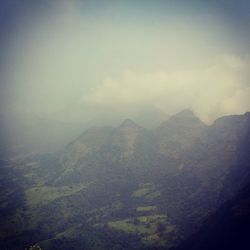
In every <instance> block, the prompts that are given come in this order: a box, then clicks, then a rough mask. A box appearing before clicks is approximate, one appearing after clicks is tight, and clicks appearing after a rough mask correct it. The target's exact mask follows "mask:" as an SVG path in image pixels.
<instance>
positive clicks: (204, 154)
mask: <svg viewBox="0 0 250 250" xmlns="http://www.w3.org/2000/svg"><path fill="white" fill-rule="evenodd" d="M249 148H250V113H246V114H244V115H237V116H226V117H221V118H219V119H218V120H216V121H215V122H214V123H213V124H212V125H210V126H207V125H205V124H204V123H202V122H201V121H200V120H199V119H198V118H197V117H196V116H195V115H194V114H193V113H192V112H191V111H189V110H185V111H183V112H180V113H178V114H176V115H174V116H172V117H170V118H169V119H168V120H166V121H165V122H163V123H162V124H161V125H160V126H159V127H157V128H156V129H153V130H148V129H145V128H143V127H141V126H140V125H138V124H137V123H135V122H134V121H133V120H131V119H126V120H124V121H123V122H122V123H121V125H119V126H117V127H92V128H89V129H87V130H85V131H84V132H83V133H82V134H81V135H80V136H79V137H77V138H76V139H75V140H73V141H72V142H71V143H70V144H68V145H67V146H66V147H65V148H64V149H62V150H59V151H58V152H57V153H51V154H38V155H31V156H28V157H26V158H25V159H19V160H16V159H14V160H13V159H12V160H11V161H3V162H2V167H1V169H2V171H3V173H4V175H2V177H1V179H0V183H2V184H1V195H0V197H1V200H2V205H1V206H0V209H1V210H0V211H2V214H4V216H3V217H2V218H1V221H0V225H2V226H1V230H0V231H1V234H0V237H1V239H2V240H1V244H0V247H1V249H5V248H7V249H13V250H15V249H20V246H21V247H22V248H24V247H28V246H30V245H34V244H38V245H39V246H41V247H42V249H48V250H50V249H53V250H54V249H79V247H80V248H83V249H93V250H94V249H115V250H116V249H124V250H126V249H171V248H174V247H182V246H184V248H181V249H185V247H186V244H187V243H185V242H189V240H190V241H191V240H192V239H193V238H192V236H194V237H196V235H197V238H200V237H202V239H203V237H204V242H205V240H206V239H207V235H212V234H211V232H208V233H206V230H205V233H204V229H203V228H204V227H206V225H209V221H213V220H215V221H216V220H217V216H215V217H214V216H213V215H214V214H216V213H219V214H222V215H223V212H219V211H224V210H223V206H226V207H228V205H227V204H228V203H227V202H229V203H230V200H232V201H233V202H232V203H230V204H236V203H239V205H240V204H241V203H240V200H239V199H238V198H237V195H238V192H241V191H240V190H243V189H244V188H245V187H247V185H250V171H249V170H250V158H249V157H250V156H249ZM4 176H8V178H7V179H6V177H4ZM14 199H15V200H16V201H17V202H16V203H13V200H14ZM234 199H235V200H234ZM230 206H231V205H230ZM240 206H241V205H240ZM221 209H222V210H221ZM225 216H227V215H226V214H225ZM213 218H215V219H213ZM218 221H220V218H219V217H218ZM214 223H216V222H214ZM218 223H219V222H218ZM212 224H213V222H212ZM220 224H221V223H220ZM221 225H222V226H223V223H222V224H221ZM221 230H222V229H221ZM199 232H202V233H201V234H202V235H205V236H199V235H200V234H199ZM208 239H209V238H208ZM194 240H195V238H194ZM182 244H183V245H182ZM204 244H205V243H204ZM187 247H188V246H187ZM187 249H189V248H187ZM190 249H192V248H190ZM197 249H199V248H197ZM239 249H241V248H239ZM242 249H244V248H242Z"/></svg>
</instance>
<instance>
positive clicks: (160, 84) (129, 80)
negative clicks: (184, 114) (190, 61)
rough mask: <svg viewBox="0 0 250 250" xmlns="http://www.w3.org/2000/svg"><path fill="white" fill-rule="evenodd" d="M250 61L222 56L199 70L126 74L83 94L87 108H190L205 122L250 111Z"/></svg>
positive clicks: (106, 80)
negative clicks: (151, 106)
mask: <svg viewBox="0 0 250 250" xmlns="http://www.w3.org/2000/svg"><path fill="white" fill-rule="evenodd" d="M249 65H250V64H249V61H248V60H247V59H245V60H243V59H241V58H239V57H235V56H232V55H221V56H219V57H217V58H216V59H215V60H214V64H213V65H211V66H210V67H207V68H202V69H197V70H194V69H193V70H174V71H158V72H153V73H137V72H133V71H125V72H124V73H123V74H122V75H121V76H120V77H118V78H113V77H108V78H106V79H105V80H104V81H103V82H102V84H100V85H98V86H97V87H95V88H93V89H92V90H91V91H90V92H89V93H87V94H85V95H83V98H82V102H83V103H84V104H85V105H86V106H91V107H96V112H98V109H99V108H100V107H101V109H103V108H104V107H105V108H106V109H108V110H114V109H115V110H117V109H119V108H120V110H121V111H124V110H126V107H127V109H128V110H126V111H127V113H128V114H129V113H130V108H131V107H138V106H143V105H145V106H148V105H153V106H155V107H157V108H159V109H160V110H162V111H164V112H165V113H167V114H174V113H176V112H178V111H181V110H182V109H185V108H190V109H192V110H193V111H194V113H195V114H196V115H198V116H199V117H200V118H201V119H202V120H203V121H204V122H206V123H211V122H213V120H214V119H216V118H218V117H220V116H223V115H229V114H240V113H244V112H246V111H249V110H250V87H249V69H250V68H249Z"/></svg>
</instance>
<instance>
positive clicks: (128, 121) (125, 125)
mask: <svg viewBox="0 0 250 250" xmlns="http://www.w3.org/2000/svg"><path fill="white" fill-rule="evenodd" d="M120 128H139V125H137V124H136V123H135V122H134V121H132V120H131V119H125V120H124V121H123V122H122V124H121V125H120Z"/></svg>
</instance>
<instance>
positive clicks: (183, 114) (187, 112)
mask: <svg viewBox="0 0 250 250" xmlns="http://www.w3.org/2000/svg"><path fill="white" fill-rule="evenodd" d="M172 117H178V118H179V117H181V118H193V117H196V116H195V115H194V113H193V111H192V110H190V109H184V110H182V111H180V112H178V113H177V114H175V115H173V116H172Z"/></svg>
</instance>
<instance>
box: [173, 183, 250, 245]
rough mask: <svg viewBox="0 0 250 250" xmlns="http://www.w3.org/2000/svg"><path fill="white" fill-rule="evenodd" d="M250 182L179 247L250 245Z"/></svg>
mask: <svg viewBox="0 0 250 250" xmlns="http://www.w3.org/2000/svg"><path fill="white" fill-rule="evenodd" d="M249 197H250V185H249V184H248V185H247V186H245V187H244V188H242V189H240V191H239V192H237V194H236V195H235V197H233V198H232V199H230V200H229V201H227V202H225V203H224V204H223V205H222V206H220V207H219V209H218V210H217V211H216V212H214V213H213V214H211V215H210V216H209V217H208V218H207V219H206V220H205V221H204V222H203V225H202V227H201V229H200V230H199V231H198V232H197V233H195V234H194V235H192V236H191V237H190V238H189V239H187V240H186V241H185V242H184V243H182V244H181V245H180V246H179V247H178V248H176V249H175V250H199V249H204V250H210V249H214V250H219V249H228V250H236V249H249V246H250V198H249Z"/></svg>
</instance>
